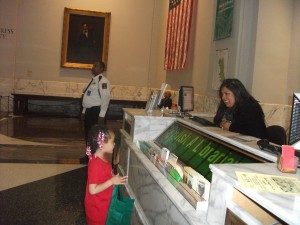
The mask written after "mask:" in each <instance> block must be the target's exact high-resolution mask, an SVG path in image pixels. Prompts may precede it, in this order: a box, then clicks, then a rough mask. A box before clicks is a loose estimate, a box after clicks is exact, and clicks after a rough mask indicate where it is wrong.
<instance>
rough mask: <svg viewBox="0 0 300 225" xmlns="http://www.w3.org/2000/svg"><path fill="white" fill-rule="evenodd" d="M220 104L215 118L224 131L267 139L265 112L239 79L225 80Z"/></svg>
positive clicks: (221, 89) (220, 93)
mask: <svg viewBox="0 0 300 225" xmlns="http://www.w3.org/2000/svg"><path fill="white" fill-rule="evenodd" d="M219 96H220V99H221V101H220V104H219V107H218V110H217V113H216V115H215V117H214V123H215V125H216V126H219V127H221V128H222V129H224V130H229V131H232V132H237V133H240V134H244V135H249V136H254V137H257V138H260V139H264V138H267V129H266V124H265V116H264V113H263V110H262V108H261V106H260V104H259V103H258V101H257V100H255V99H254V97H252V96H251V95H250V94H249V93H248V91H247V90H246V88H245V86H244V85H243V84H242V83H241V81H239V80H238V79H225V80H224V81H223V82H222V84H221V86H220V89H219Z"/></svg>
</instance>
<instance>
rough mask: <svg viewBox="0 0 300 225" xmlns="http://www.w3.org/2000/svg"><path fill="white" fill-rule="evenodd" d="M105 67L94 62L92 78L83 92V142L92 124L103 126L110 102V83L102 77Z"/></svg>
mask: <svg viewBox="0 0 300 225" xmlns="http://www.w3.org/2000/svg"><path fill="white" fill-rule="evenodd" d="M104 70H105V65H104V63H103V62H95V63H94V65H93V67H92V70H91V71H92V74H93V75H94V77H93V78H92V80H91V81H90V83H89V84H88V86H87V87H86V89H85V91H84V92H83V99H82V107H83V109H82V114H81V118H82V120H84V132H85V141H87V135H88V131H89V129H90V128H91V127H92V126H93V125H94V124H97V123H99V124H101V125H104V118H105V114H106V111H107V109H108V105H109V102H110V83H109V80H108V79H107V78H106V77H105V76H104V75H103V72H104Z"/></svg>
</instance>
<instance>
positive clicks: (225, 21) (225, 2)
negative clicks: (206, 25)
mask: <svg viewBox="0 0 300 225" xmlns="http://www.w3.org/2000/svg"><path fill="white" fill-rule="evenodd" d="M233 6H234V1H233V0H218V2H217V8H216V21H215V34H214V40H215V41H217V40H220V39H224V38H227V37H230V36H231V31H232V22H233Z"/></svg>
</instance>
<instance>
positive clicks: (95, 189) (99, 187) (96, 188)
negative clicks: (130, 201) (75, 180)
mask: <svg viewBox="0 0 300 225" xmlns="http://www.w3.org/2000/svg"><path fill="white" fill-rule="evenodd" d="M127 179H128V176H124V177H120V176H119V174H117V175H115V176H113V177H112V178H110V179H109V180H107V181H105V182H103V183H101V184H89V193H90V194H91V195H95V194H98V193H100V192H102V191H104V190H105V189H107V188H108V187H110V186H111V185H115V184H125V183H126V181H127Z"/></svg>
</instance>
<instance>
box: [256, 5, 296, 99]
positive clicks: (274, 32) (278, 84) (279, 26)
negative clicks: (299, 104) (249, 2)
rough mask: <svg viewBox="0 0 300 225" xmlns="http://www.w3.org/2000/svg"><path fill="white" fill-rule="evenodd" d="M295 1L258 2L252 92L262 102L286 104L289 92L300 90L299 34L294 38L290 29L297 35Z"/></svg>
mask: <svg viewBox="0 0 300 225" xmlns="http://www.w3.org/2000/svg"><path fill="white" fill-rule="evenodd" d="M296 2H297V1H282V0H273V1H272V4H270V1H268V0H262V1H260V2H259V13H258V25H257V39H256V49H255V51H256V52H255V65H254V74H253V89H252V92H253V93H255V95H256V96H258V97H259V99H260V100H261V101H262V102H268V103H279V104H287V102H288V100H289V97H290V96H291V95H292V92H293V91H298V92H299V91H300V86H299V85H300V80H299V79H300V73H299V69H300V68H299V65H300V64H299V60H300V57H299V48H300V45H299V38H298V39H295V38H294V37H295V36H296V33H293V32H298V37H299V22H296V18H295V17H294V16H295V15H294V14H295V12H296V11H298V14H299V3H296ZM298 2H299V1H298ZM296 4H297V7H296V8H295V6H296ZM297 8H298V9H297ZM296 9H297V10H296ZM298 17H299V16H298ZM298 19H299V18H298ZM296 23H297V24H298V28H296V27H295V25H296ZM297 30H298V31H297ZM296 51H297V52H296ZM296 59H298V63H297V64H298V65H296V62H295V60H296ZM292 68H293V69H292ZM296 68H298V72H296ZM297 73H298V74H297Z"/></svg>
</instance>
